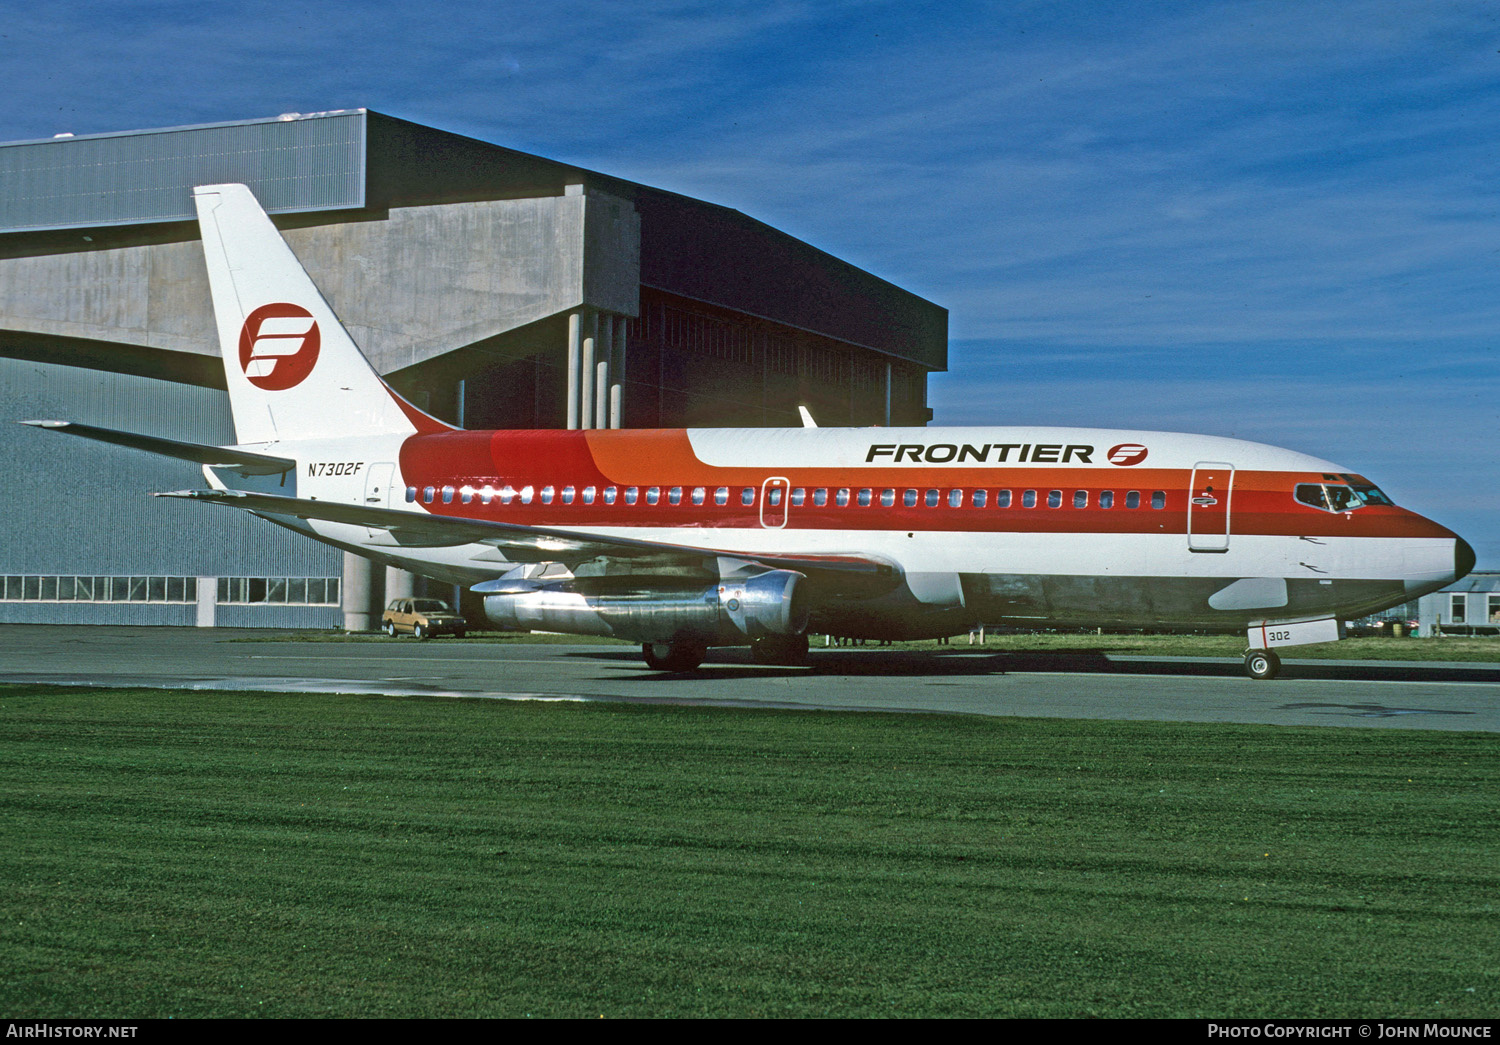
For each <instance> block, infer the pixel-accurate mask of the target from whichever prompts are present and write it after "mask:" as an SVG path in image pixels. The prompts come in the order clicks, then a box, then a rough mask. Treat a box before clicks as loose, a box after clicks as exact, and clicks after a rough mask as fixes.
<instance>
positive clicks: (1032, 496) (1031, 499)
mask: <svg viewBox="0 0 1500 1045" xmlns="http://www.w3.org/2000/svg"><path fill="white" fill-rule="evenodd" d="M1021 507H1022V508H1035V507H1036V491H1035V490H1027V491H1026V492H1025V493H1023V494H1022V495H1021Z"/></svg>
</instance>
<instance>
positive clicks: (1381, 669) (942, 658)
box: [568, 648, 1500, 684]
mask: <svg viewBox="0 0 1500 1045" xmlns="http://www.w3.org/2000/svg"><path fill="white" fill-rule="evenodd" d="M568 656H570V657H579V658H585V659H592V660H605V661H615V662H620V663H629V664H633V665H636V666H642V665H641V659H640V654H639V653H637V652H634V651H626V650H621V649H618V648H614V649H607V650H606V649H597V650H589V651H587V652H585V651H577V652H573V653H569V654H568ZM1026 672H1062V673H1066V674H1078V675H1172V676H1177V677H1187V676H1201V677H1205V678H1236V677H1243V675H1244V668H1243V666H1242V665H1241V664H1240V662H1239V661H1237V660H1228V659H1224V660H1187V659H1184V660H1167V659H1159V658H1149V657H1131V656H1130V655H1129V654H1121V653H1114V654H1112V655H1111V654H1110V653H1108V652H1106V651H1105V650H1100V649H1088V648H1080V649H1072V650H1050V651H1048V652H1045V653H981V652H979V651H977V650H975V651H970V650H967V649H962V648H960V649H955V650H952V651H949V650H942V651H932V652H928V651H923V650H882V649H879V648H876V649H854V650H851V649H817V648H814V649H813V651H812V652H811V653H810V654H809V655H808V661H807V664H806V665H805V666H801V667H785V666H778V665H762V664H756V663H755V662H754V661H753V660H751V658H750V653H749V651H748V650H743V649H735V648H725V649H716V650H714V651H713V652H712V653H711V654H710V655H709V659H708V660H707V661H705V663H704V669H703V670H701V671H692V672H678V673H673V672H651V673H649V674H643V675H642V676H640V677H641V678H643V679H644V678H650V679H661V678H672V677H676V678H680V679H682V680H683V681H684V682H697V683H700V684H702V683H712V682H714V681H730V680H734V679H744V678H769V677H777V676H788V677H792V676H807V675H814V676H817V675H830V676H832V675H838V676H849V675H869V676H901V675H909V676H913V677H916V676H927V677H943V676H963V677H973V676H983V675H1005V674H1021V673H1026ZM1297 679H1309V680H1319V681H1348V682H1493V683H1500V666H1492V665H1479V664H1476V665H1474V666H1473V667H1461V668H1455V667H1450V666H1447V665H1433V664H1423V663H1420V662H1414V663H1385V664H1356V663H1350V662H1348V661H1336V660H1330V661H1321V662H1316V663H1312V662H1302V663H1298V664H1289V665H1284V666H1283V667H1282V671H1281V675H1280V678H1279V679H1278V680H1277V681H1283V680H1286V681H1295V680H1297ZM1246 681H1249V680H1248V679H1247V680H1246Z"/></svg>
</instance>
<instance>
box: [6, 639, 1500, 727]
mask: <svg viewBox="0 0 1500 1045" xmlns="http://www.w3.org/2000/svg"><path fill="white" fill-rule="evenodd" d="M1497 650H1500V645H1497ZM1283 664H1284V667H1283V673H1282V675H1281V676H1280V677H1279V678H1276V679H1273V680H1270V681H1263V682H1255V681H1251V680H1250V679H1248V678H1246V677H1245V676H1244V674H1243V671H1242V667H1241V664H1240V661H1239V660H1238V659H1237V658H1194V657H1142V656H1134V655H1123V654H1112V653H1106V652H1081V653H1057V654H1008V653H1002V652H997V651H995V650H986V649H983V648H982V647H970V646H953V647H950V648H941V649H937V650H933V651H925V650H924V651H910V650H888V649H881V648H879V647H853V648H849V647H844V648H833V649H823V648H820V647H817V646H815V647H814V648H813V651H812V653H811V654H810V656H809V663H808V665H807V666H806V667H796V668H787V667H765V666H761V665H757V664H754V663H752V662H751V660H750V658H749V656H748V651H745V650H716V651H714V659H711V660H710V661H709V662H708V663H706V664H705V665H704V666H703V668H702V670H700V671H697V672H693V673H685V674H671V673H665V672H660V671H652V670H651V669H649V668H647V667H646V665H645V664H644V663H643V662H642V660H641V657H640V652H639V650H638V649H637V648H635V647H631V646H623V645H583V644H542V643H525V642H518V641H497V642H493V643H487V642H458V641H455V640H451V639H433V640H429V641H426V642H419V641H416V640H414V639H410V638H401V639H385V638H373V637H372V638H370V639H366V640H359V641H347V642H337V641H305V640H302V641H299V640H298V638H297V637H296V636H295V635H291V634H288V633H285V632H280V633H277V632H264V631H256V630H240V629H224V628H203V629H199V628H164V627H163V628H147V627H60V626H43V625H14V624H13V625H3V626H0V683H11V684H49V685H85V686H110V687H120V686H130V687H136V686H141V687H152V688H170V689H187V690H231V689H232V690H257V691H275V692H286V693H350V694H368V695H373V694H390V695H395V696H430V697H448V698H485V699H507V700H612V701H629V702H637V703H655V704H704V705H719V706H733V707H757V708H794V709H801V710H808V711H814V710H824V711H827V710H842V711H861V712H887V713H906V714H959V715H999V716H1021V717H1043V718H1076V719H1128V720H1147V721H1177V722H1245V723H1260V724H1270V725H1283V726H1362V727H1375V728H1385V729H1440V730H1461V731H1475V732H1500V664H1493V663H1491V664H1464V663H1430V662H1420V663H1413V662H1393V661H1327V660H1297V659H1287V660H1284V661H1283Z"/></svg>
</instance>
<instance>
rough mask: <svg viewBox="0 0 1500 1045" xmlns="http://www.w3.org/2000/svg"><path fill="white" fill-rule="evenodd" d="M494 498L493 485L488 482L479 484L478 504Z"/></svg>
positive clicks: (486, 502)
mask: <svg viewBox="0 0 1500 1045" xmlns="http://www.w3.org/2000/svg"><path fill="white" fill-rule="evenodd" d="M494 499H495V488H494V487H493V486H491V485H490V484H489V483H485V484H484V485H483V486H481V487H480V488H479V503H480V504H489V503H490V502H491V501H493V500H494Z"/></svg>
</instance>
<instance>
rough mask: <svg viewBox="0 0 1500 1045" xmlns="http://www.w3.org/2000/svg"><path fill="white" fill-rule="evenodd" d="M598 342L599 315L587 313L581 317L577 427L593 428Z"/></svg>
mask: <svg viewBox="0 0 1500 1045" xmlns="http://www.w3.org/2000/svg"><path fill="white" fill-rule="evenodd" d="M598 341H599V313H597V312H589V313H586V314H585V315H584V317H583V365H582V367H581V368H580V371H579V376H580V377H581V378H582V383H581V387H580V388H579V390H578V405H579V409H580V412H579V415H578V427H579V428H593V427H594V376H595V375H594V363H595V361H596V360H595V355H594V353H595V348H596V346H597V344H598Z"/></svg>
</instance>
